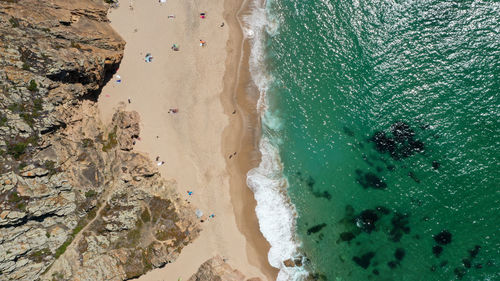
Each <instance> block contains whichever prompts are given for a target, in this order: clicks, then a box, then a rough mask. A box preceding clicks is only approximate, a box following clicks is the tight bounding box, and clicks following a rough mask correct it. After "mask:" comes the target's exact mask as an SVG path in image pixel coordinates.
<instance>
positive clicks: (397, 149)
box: [370, 121, 424, 160]
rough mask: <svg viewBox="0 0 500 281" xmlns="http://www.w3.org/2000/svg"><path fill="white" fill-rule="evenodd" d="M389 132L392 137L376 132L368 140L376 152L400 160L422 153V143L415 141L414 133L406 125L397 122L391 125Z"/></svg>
mask: <svg viewBox="0 0 500 281" xmlns="http://www.w3.org/2000/svg"><path fill="white" fill-rule="evenodd" d="M390 130H391V133H392V136H388V135H387V134H386V133H385V132H383V131H377V132H375V133H374V134H373V137H372V138H371V139H370V141H371V142H373V143H375V149H376V150H377V151H378V152H380V153H389V155H390V156H391V157H392V158H393V159H395V160H400V159H402V158H407V157H409V156H412V155H413V154H415V153H418V152H423V151H424V143H423V142H422V141H420V140H416V139H415V131H413V130H412V129H411V128H410V126H409V125H408V124H406V123H404V122H401V121H399V122H396V123H394V124H392V125H391V129H390Z"/></svg>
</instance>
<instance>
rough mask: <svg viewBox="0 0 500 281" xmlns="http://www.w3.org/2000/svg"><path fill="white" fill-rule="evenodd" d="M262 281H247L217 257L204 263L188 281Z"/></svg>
mask: <svg viewBox="0 0 500 281" xmlns="http://www.w3.org/2000/svg"><path fill="white" fill-rule="evenodd" d="M207 280H210V281H262V280H261V279H260V278H250V279H247V278H246V277H245V275H243V274H242V273H241V272H240V271H238V270H236V269H233V268H232V267H231V266H230V265H229V264H227V263H226V262H225V261H224V260H223V259H222V257H220V256H215V257H213V258H211V259H209V260H207V261H206V262H204V263H203V264H202V265H201V266H200V268H198V271H197V272H196V273H195V274H194V275H193V276H191V278H189V280H188V281H207Z"/></svg>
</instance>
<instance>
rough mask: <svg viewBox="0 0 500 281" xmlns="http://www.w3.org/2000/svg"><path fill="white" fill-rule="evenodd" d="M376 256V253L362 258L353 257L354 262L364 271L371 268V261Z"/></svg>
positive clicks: (369, 253)
mask: <svg viewBox="0 0 500 281" xmlns="http://www.w3.org/2000/svg"><path fill="white" fill-rule="evenodd" d="M374 256H375V252H368V253H366V254H364V255H362V256H361V257H353V258H352V260H353V261H354V262H355V263H356V264H357V265H359V266H361V267H362V268H364V269H367V268H368V267H369V266H370V261H371V259H372V258H373V257H374Z"/></svg>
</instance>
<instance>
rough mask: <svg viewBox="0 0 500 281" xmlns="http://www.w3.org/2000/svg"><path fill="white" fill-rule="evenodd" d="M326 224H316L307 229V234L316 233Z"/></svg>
mask: <svg viewBox="0 0 500 281" xmlns="http://www.w3.org/2000/svg"><path fill="white" fill-rule="evenodd" d="M325 226H326V223H322V224H318V225H315V226H313V227H311V228H309V229H308V230H307V235H311V234H313V233H316V232H318V231H320V230H321V229H323V227H325Z"/></svg>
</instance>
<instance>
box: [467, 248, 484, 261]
mask: <svg viewBox="0 0 500 281" xmlns="http://www.w3.org/2000/svg"><path fill="white" fill-rule="evenodd" d="M480 249H481V246H479V245H476V246H474V249H472V250H469V251H468V252H469V257H470V258H471V259H473V258H475V257H476V256H477V254H479V250H480Z"/></svg>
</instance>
